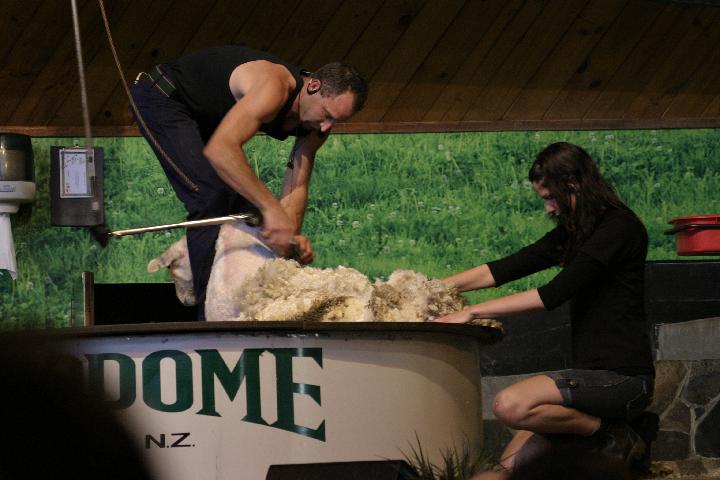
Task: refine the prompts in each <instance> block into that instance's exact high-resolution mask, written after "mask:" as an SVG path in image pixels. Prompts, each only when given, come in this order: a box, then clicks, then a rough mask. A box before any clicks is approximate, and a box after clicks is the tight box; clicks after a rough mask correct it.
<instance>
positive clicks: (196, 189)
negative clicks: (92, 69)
mask: <svg viewBox="0 0 720 480" xmlns="http://www.w3.org/2000/svg"><path fill="white" fill-rule="evenodd" d="M74 1H75V0H73V2H74ZM98 3H99V4H100V14H101V15H102V19H103V24H104V25H105V34H106V36H107V39H108V43H109V44H110V51H111V52H112V54H113V58H114V59H115V66H116V67H117V70H118V74H119V75H120V83H122V86H123V89H124V90H125V95H127V98H128V100H129V101H130V108H132V110H133V112H134V113H135V118H137V119H138V122H139V123H140V126H141V128H142V129H143V130H144V131H145V132H146V133H147V136H148V138H149V139H150V142H151V143H152V144H153V146H154V147H155V148H156V149H157V151H158V152H160V155H162V157H163V159H164V160H165V161H166V162H167V163H168V164H169V165H170V166H171V167H172V169H173V170H175V173H177V174H178V176H179V177H180V178H181V179H182V180H183V181H184V182H185V184H186V185H187V186H189V187H190V188H191V189H192V191H193V192H199V191H200V188H199V187H198V186H197V185H196V184H195V182H193V181H192V180H190V178H189V177H188V176H187V175H185V172H183V171H182V170H180V167H178V166H177V165H176V164H175V162H174V161H173V160H172V159H171V158H170V156H169V155H168V154H167V153H166V152H165V149H163V148H162V147H161V146H160V143H158V141H157V140H156V139H155V136H154V135H153V134H152V132H151V131H150V129H149V128H148V127H147V125H146V124H145V120H144V119H143V117H142V115H140V111H139V110H138V108H137V105H135V100H133V98H132V95H131V94H130V89H129V88H128V82H127V79H126V78H125V73H123V69H122V66H121V65H120V58H119V57H118V54H117V50H116V49H115V42H113V38H112V33H111V32H110V23H109V22H108V18H107V14H106V13H105V2H103V0H98Z"/></svg>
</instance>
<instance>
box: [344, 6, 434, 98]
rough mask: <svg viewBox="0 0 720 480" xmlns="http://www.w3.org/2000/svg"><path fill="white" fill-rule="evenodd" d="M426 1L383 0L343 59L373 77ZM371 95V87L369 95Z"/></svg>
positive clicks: (367, 76)
mask: <svg viewBox="0 0 720 480" xmlns="http://www.w3.org/2000/svg"><path fill="white" fill-rule="evenodd" d="M425 3H426V2H425V0H386V1H385V3H383V5H382V7H380V9H379V10H378V11H377V13H376V14H375V16H374V17H373V19H372V21H371V22H370V24H369V25H368V27H367V28H366V29H365V31H364V32H363V33H362V35H360V37H359V38H358V39H357V41H356V42H355V44H354V45H353V47H352V49H351V50H350V51H349V52H348V54H347V55H346V56H345V61H346V62H347V63H349V64H350V65H352V66H354V67H355V68H357V69H358V70H359V71H361V72H363V74H364V75H365V77H366V78H367V79H372V77H373V75H375V72H376V71H377V70H378V69H379V68H380V67H381V66H382V64H383V61H384V60H385V57H387V55H388V54H389V53H390V52H391V51H392V48H393V45H395V43H396V42H397V41H398V39H399V38H401V37H402V34H403V33H404V32H405V30H407V28H408V27H409V26H410V24H411V23H412V21H413V19H414V18H415V17H417V15H418V13H419V12H420V10H422V7H423V6H424V5H425ZM372 95H374V93H373V91H372V89H371V90H370V95H369V97H372Z"/></svg>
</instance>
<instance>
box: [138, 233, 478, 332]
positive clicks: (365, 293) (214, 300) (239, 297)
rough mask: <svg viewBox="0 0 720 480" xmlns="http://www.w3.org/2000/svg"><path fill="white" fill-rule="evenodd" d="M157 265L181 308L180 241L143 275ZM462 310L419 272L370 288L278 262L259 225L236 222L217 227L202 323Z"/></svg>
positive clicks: (345, 271) (347, 276)
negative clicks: (165, 270) (166, 274)
mask: <svg viewBox="0 0 720 480" xmlns="http://www.w3.org/2000/svg"><path fill="white" fill-rule="evenodd" d="M160 266H163V267H168V268H169V270H170V273H171V275H172V276H173V280H174V281H175V287H176V292H177V294H178V297H179V298H181V300H183V299H185V300H184V301H183V303H185V304H186V305H187V304H188V303H187V299H188V298H190V296H191V295H192V274H191V273H190V268H189V262H188V261H187V243H185V242H184V239H182V240H179V241H178V242H175V243H174V244H173V245H171V247H170V248H169V249H168V250H167V251H166V252H165V253H163V254H162V255H161V256H160V257H158V258H156V259H153V260H151V261H150V263H149V264H148V270H149V271H157V270H158V268H159V267H160ZM188 279H189V280H188ZM188 287H189V288H190V293H188ZM181 293H182V295H183V296H182V297H181ZM192 298H194V295H192ZM464 305H465V301H464V299H463V297H461V296H460V295H458V294H457V293H456V292H455V291H454V290H453V289H451V288H449V287H447V286H445V285H443V284H442V283H440V281H439V280H429V279H428V278H427V277H425V276H424V275H422V274H420V273H417V272H412V271H409V270H396V271H395V272H393V273H392V274H391V275H390V277H389V278H388V280H387V281H382V280H376V281H375V283H371V282H370V281H369V280H368V278H367V277H366V276H365V275H363V274H362V273H360V272H358V271H357V270H355V269H352V268H346V267H342V266H340V267H337V268H326V269H319V268H311V267H301V266H300V265H299V264H298V263H297V262H295V261H293V260H285V259H282V258H276V256H275V255H274V253H273V252H272V251H271V250H270V249H269V248H268V247H267V246H266V245H265V244H264V243H263V242H262V241H261V240H260V237H259V229H258V228H256V227H250V226H248V225H245V224H244V223H240V222H238V223H232V224H225V225H223V226H222V227H221V228H220V235H219V236H218V241H217V244H216V253H215V260H214V262H213V268H212V272H211V274H210V280H209V282H208V289H207V298H206V301H205V318H206V319H207V320H208V321H221V320H241V321H243V320H245V321H247V320H255V321H264V320H309V321H352V322H362V321H364V322H373V321H375V322H423V321H426V320H430V319H432V318H436V317H439V316H441V315H444V314H446V313H450V312H453V311H456V310H459V309H461V308H463V306H464Z"/></svg>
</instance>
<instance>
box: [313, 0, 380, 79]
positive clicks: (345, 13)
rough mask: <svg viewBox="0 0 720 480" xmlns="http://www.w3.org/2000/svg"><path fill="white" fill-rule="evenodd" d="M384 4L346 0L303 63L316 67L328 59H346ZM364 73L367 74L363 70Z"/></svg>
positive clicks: (328, 61) (372, 0)
mask: <svg viewBox="0 0 720 480" xmlns="http://www.w3.org/2000/svg"><path fill="white" fill-rule="evenodd" d="M382 4H383V0H364V1H352V2H342V4H341V5H340V7H339V8H338V9H337V12H336V13H335V15H333V17H332V18H331V19H330V20H329V21H328V22H327V25H326V26H325V29H324V30H323V32H322V33H321V34H320V36H319V37H318V38H317V40H316V41H315V43H314V44H313V45H312V48H311V49H310V50H309V51H308V52H307V53H306V54H305V56H304V57H303V59H302V61H301V62H300V66H301V67H303V68H306V69H309V70H315V69H317V68H319V67H321V66H323V65H325V64H326V63H330V62H336V61H344V60H345V57H346V56H347V54H348V52H350V50H351V49H352V47H353V45H354V44H355V42H356V41H357V40H358V38H359V37H360V35H362V33H363V32H364V31H365V29H366V28H367V27H368V25H369V24H370V22H371V21H372V19H373V18H374V17H375V16H376V14H377V12H378V10H379V9H380V7H381V6H382ZM354 66H355V67H356V68H357V67H358V66H357V65H354ZM360 73H362V74H366V72H362V71H361V72H360Z"/></svg>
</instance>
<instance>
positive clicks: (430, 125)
mask: <svg viewBox="0 0 720 480" xmlns="http://www.w3.org/2000/svg"><path fill="white" fill-rule="evenodd" d="M664 128H720V117H718V116H715V117H705V118H671V119H608V120H604V119H595V120H516V121H509V120H499V121H465V122H357V123H346V124H341V125H337V126H336V127H335V130H334V133H336V134H337V133H340V134H342V133H440V132H511V131H543V130H649V129H664ZM0 131H2V132H3V133H22V134H25V135H30V136H31V137H72V138H78V139H81V138H83V137H84V130H83V127H82V126H81V125H77V126H66V127H59V126H53V127H48V126H22V125H11V126H3V127H0ZM92 134H93V136H94V137H137V136H139V135H140V133H139V132H138V129H137V127H135V126H130V125H125V126H100V127H94V128H93V129H92Z"/></svg>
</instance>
